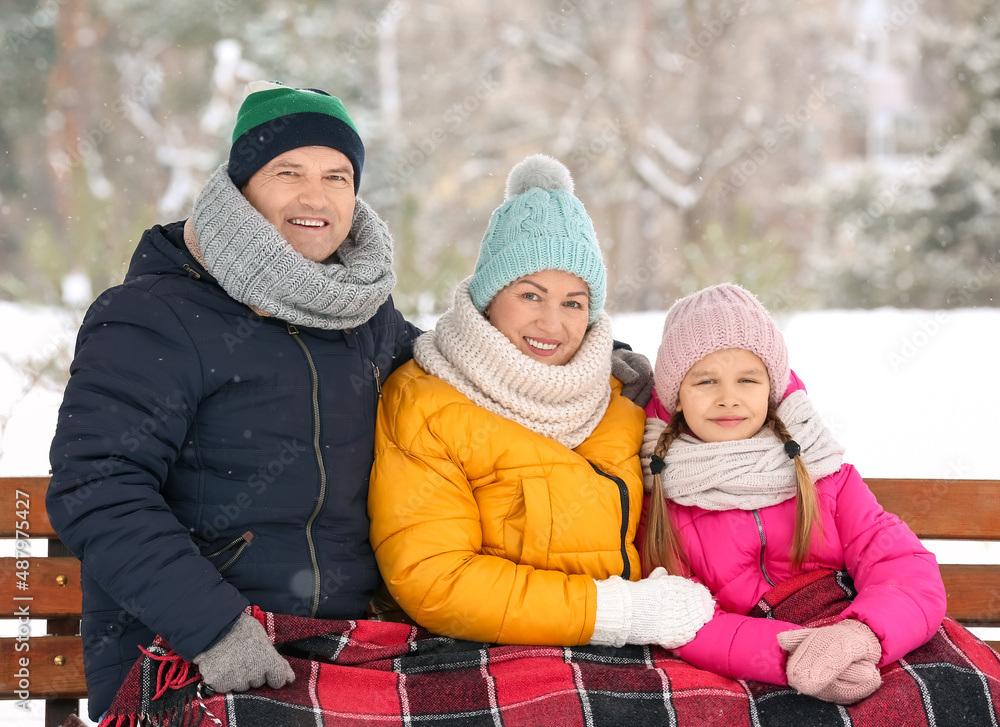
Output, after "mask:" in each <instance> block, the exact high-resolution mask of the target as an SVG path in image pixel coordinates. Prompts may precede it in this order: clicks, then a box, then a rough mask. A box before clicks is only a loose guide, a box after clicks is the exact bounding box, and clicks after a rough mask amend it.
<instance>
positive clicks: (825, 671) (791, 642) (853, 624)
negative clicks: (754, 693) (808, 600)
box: [778, 619, 882, 704]
mask: <svg viewBox="0 0 1000 727" xmlns="http://www.w3.org/2000/svg"><path fill="white" fill-rule="evenodd" d="M778 645H779V646H781V648H782V649H784V650H785V651H787V652H788V662H787V663H786V665H785V674H786V675H787V677H788V685H789V686H791V687H793V688H794V689H795V690H796V691H798V692H800V693H801V694H808V695H810V696H813V697H816V698H818V699H822V700H824V701H826V702H834V703H836V704H854V703H855V702H857V701H859V700H861V699H864V698H865V697H867V696H868V695H869V694H871V693H872V692H874V691H875V690H876V689H878V688H879V687H880V686H881V685H882V677H881V675H880V674H879V671H878V667H877V666H876V665H877V664H878V661H879V659H881V658H882V646H881V645H880V644H879V640H878V637H877V636H875V634H874V632H873V631H872V630H871V629H870V628H868V627H867V626H865V625H864V624H863V623H861V622H860V621H855V620H851V619H849V620H846V621H841V622H840V623H837V624H833V625H832V626H821V627H820V628H815V629H797V630H793V631H785V632H783V633H780V634H778Z"/></svg>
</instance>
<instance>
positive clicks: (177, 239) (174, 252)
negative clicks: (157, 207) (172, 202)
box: [125, 220, 215, 283]
mask: <svg viewBox="0 0 1000 727" xmlns="http://www.w3.org/2000/svg"><path fill="white" fill-rule="evenodd" d="M185 222H186V220H180V221H178V222H171V223H170V224H167V225H153V226H152V227H150V228H149V229H148V230H146V231H145V232H144V233H142V238H140V240H139V244H138V245H137V246H136V248H135V252H134V253H132V260H131V261H130V262H129V265H128V272H127V273H126V274H125V282H126V283H127V282H129V281H131V280H134V279H136V278H138V277H140V276H142V275H183V276H190V277H195V274H197V275H198V276H200V279H202V280H205V279H207V280H210V281H212V282H215V278H214V277H212V274H211V273H209V272H208V271H207V270H206V269H205V268H204V267H202V265H201V263H199V262H198V261H197V260H195V257H194V255H192V254H191V251H190V250H188V249H187V245H185V244H184V223H185Z"/></svg>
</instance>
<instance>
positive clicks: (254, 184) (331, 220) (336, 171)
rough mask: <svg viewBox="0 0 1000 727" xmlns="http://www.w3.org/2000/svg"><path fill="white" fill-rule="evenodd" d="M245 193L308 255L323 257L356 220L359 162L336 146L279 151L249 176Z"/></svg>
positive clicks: (282, 233)
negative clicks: (356, 186)
mask: <svg viewBox="0 0 1000 727" xmlns="http://www.w3.org/2000/svg"><path fill="white" fill-rule="evenodd" d="M242 191H243V196H244V197H246V198H247V201H248V202H250V204H252V205H253V206H254V208H256V210H257V211H258V212H260V213H261V214H262V215H263V216H264V217H265V218H266V219H267V221H268V222H270V223H271V224H272V225H274V226H275V227H276V228H278V232H279V233H281V236H282V237H283V238H285V240H287V241H288V244H289V245H291V246H292V247H293V248H295V250H296V251H297V252H298V253H299V254H300V255H302V256H303V257H305V258H307V259H309V260H313V261H315V262H324V261H326V260H327V259H329V257H330V256H331V255H333V253H334V252H336V251H337V248H338V247H340V245H341V244H342V243H343V242H344V240H346V239H347V234H348V233H349V232H350V231H351V222H352V220H353V219H354V201H355V199H354V167H352V166H351V161H350V160H349V159H348V158H347V157H346V156H345V155H344V154H342V153H341V152H339V151H337V150H336V149H331V148H329V147H326V146H304V147H300V148H298V149H292V150H291V151H286V152H285V153H284V154H279V155H278V156H276V157H275V158H274V159H272V160H271V161H270V162H268V163H267V164H265V165H264V166H263V167H261V168H260V169H259V170H258V171H257V173H256V174H254V175H253V176H252V177H250V181H249V182H247V184H246V186H245V187H244V188H243V190H242Z"/></svg>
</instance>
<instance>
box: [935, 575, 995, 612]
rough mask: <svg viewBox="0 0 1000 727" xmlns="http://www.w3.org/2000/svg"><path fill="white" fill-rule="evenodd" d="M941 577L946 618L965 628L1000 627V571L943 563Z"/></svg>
mask: <svg viewBox="0 0 1000 727" xmlns="http://www.w3.org/2000/svg"><path fill="white" fill-rule="evenodd" d="M941 578H942V580H944V588H945V592H946V593H947V594H948V615H949V616H951V617H952V618H953V619H955V620H956V621H958V622H960V623H963V624H967V625H970V624H971V625H975V626H994V627H1000V568H998V567H997V566H995V565H951V564H944V565H942V566H941Z"/></svg>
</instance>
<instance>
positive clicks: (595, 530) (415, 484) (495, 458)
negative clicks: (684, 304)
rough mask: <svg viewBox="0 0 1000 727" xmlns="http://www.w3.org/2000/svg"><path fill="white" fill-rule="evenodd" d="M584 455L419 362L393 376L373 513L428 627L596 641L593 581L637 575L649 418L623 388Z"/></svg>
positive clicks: (380, 541) (386, 573)
mask: <svg viewBox="0 0 1000 727" xmlns="http://www.w3.org/2000/svg"><path fill="white" fill-rule="evenodd" d="M611 382H612V389H613V391H612V396H611V403H610V404H609V406H608V410H607V411H606V412H605V415H604V418H603V419H602V420H601V422H600V424H599V425H598V427H597V429H596V430H594V432H593V433H592V434H591V435H590V437H589V438H588V439H587V440H586V441H585V442H583V443H582V444H581V445H580V446H578V447H577V448H576V449H575V450H571V449H568V448H566V447H565V446H564V445H562V444H560V443H559V442H557V441H555V440H553V439H549V438H548V437H545V436H542V435H540V434H536V433H535V432H532V431H530V430H528V429H526V428H524V427H523V426H521V425H520V424H517V423H515V422H513V421H511V420H510V419H506V418H504V417H502V416H499V415H497V414H493V413H492V412H490V411H487V410H486V409H483V408H482V407H480V406H477V405H476V404H473V403H472V402H471V401H469V399H467V398H466V397H465V396H464V395H463V394H461V393H459V391H458V390H456V389H455V388H454V387H452V386H451V385H450V384H447V383H445V382H444V381H442V380H441V379H439V378H437V377H435V376H431V375H430V374H427V373H425V372H424V371H423V370H422V369H421V368H420V367H419V366H417V364H416V363H414V362H413V361H411V362H409V363H408V364H406V365H404V366H402V367H400V369H399V370H397V371H396V372H395V373H394V374H393V375H392V376H391V377H390V378H389V380H388V381H387V382H386V384H385V386H384V387H383V390H382V402H381V405H380V406H379V413H378V425H377V427H376V432H375V466H374V469H373V470H372V479H371V489H370V492H369V497H368V512H369V515H370V516H371V542H372V546H373V547H374V548H375V558H376V559H377V561H378V565H379V569H380V570H381V571H382V575H383V577H384V578H385V580H386V584H387V586H388V588H389V592H390V593H391V594H392V596H393V597H394V598H395V599H396V601H397V602H398V603H399V605H400V606H402V607H403V609H404V610H405V611H406V612H407V613H408V614H409V615H410V616H411V617H412V618H413V619H414V620H415V621H416V622H417V623H419V624H420V625H421V626H424V627H425V628H427V629H429V630H430V631H432V632H434V633H438V634H442V635H446V636H452V637H455V638H462V639H470V640H474V641H486V642H493V643H501V644H547V645H552V646H576V645H580V644H586V643H588V642H589V641H590V637H591V635H592V634H593V631H594V621H595V618H596V597H597V589H596V587H595V585H594V580H595V579H597V580H601V579H604V578H608V577H610V576H613V575H618V576H622V577H623V578H626V579H631V580H638V579H639V577H640V566H639V558H638V553H637V552H636V549H635V547H634V545H633V540H634V538H635V531H636V527H637V526H638V522H639V512H640V508H641V505H642V471H641V469H640V466H639V456H638V452H639V446H640V444H641V442H642V434H643V426H644V422H645V414H644V413H643V411H642V409H640V408H639V407H638V406H636V405H635V404H633V403H632V402H631V401H629V400H628V399H626V398H625V397H623V396H622V395H621V384H620V383H618V381H617V380H615V379H614V378H612V379H611Z"/></svg>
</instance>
